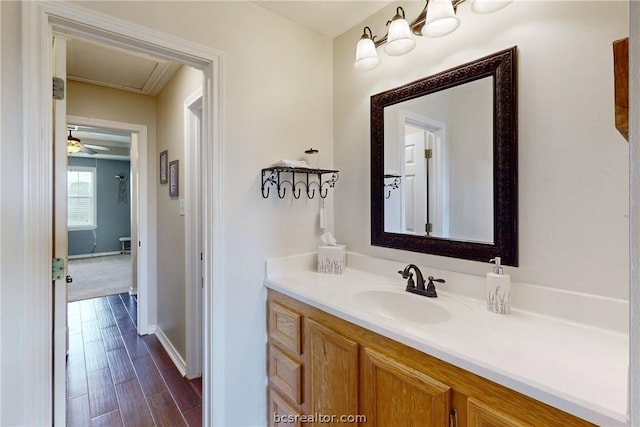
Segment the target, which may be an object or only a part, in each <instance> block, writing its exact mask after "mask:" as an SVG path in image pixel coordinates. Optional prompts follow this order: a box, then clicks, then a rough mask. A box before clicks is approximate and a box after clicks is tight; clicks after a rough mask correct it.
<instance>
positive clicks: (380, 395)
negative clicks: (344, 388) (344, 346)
mask: <svg viewBox="0 0 640 427" xmlns="http://www.w3.org/2000/svg"><path fill="white" fill-rule="evenodd" d="M360 395H361V397H362V398H361V402H362V408H361V409H362V413H363V415H365V416H366V417H367V424H366V425H367V426H372V427H373V426H378V427H387V426H403V427H411V426H414V427H447V426H448V425H449V413H450V411H451V388H450V387H449V386H447V385H446V384H443V383H441V382H440V381H437V380H435V379H433V378H431V377H430V376H428V375H426V374H423V373H422V372H419V371H416V370H415V369H413V368H410V367H408V366H406V365H404V364H402V363H399V362H397V361H396V360H394V359H392V358H390V357H388V356H385V355H383V354H380V353H378V352H376V351H374V350H371V349H369V348H365V349H364V351H363V354H362V378H361V381H360Z"/></svg>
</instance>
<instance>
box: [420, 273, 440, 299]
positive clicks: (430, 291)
mask: <svg viewBox="0 0 640 427" xmlns="http://www.w3.org/2000/svg"><path fill="white" fill-rule="evenodd" d="M427 280H428V281H429V283H427V289H426V293H425V295H426V296H428V297H429V298H436V297H437V296H438V293H437V292H436V285H434V284H433V282H438V283H445V281H444V279H435V278H434V277H433V276H429V277H427Z"/></svg>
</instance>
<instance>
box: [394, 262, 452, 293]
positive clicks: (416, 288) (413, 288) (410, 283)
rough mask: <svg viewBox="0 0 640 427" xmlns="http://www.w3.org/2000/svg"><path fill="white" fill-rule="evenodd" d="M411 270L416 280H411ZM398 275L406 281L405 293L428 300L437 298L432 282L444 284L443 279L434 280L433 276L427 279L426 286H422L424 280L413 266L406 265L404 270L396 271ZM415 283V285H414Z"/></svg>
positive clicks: (418, 270) (415, 266) (416, 267)
mask: <svg viewBox="0 0 640 427" xmlns="http://www.w3.org/2000/svg"><path fill="white" fill-rule="evenodd" d="M411 269H413V271H415V273H416V280H415V281H414V280H413V273H412V272H411ZM398 273H399V274H401V275H402V278H403V279H408V280H407V292H411V293H413V294H418V295H423V296H425V297H429V298H437V297H438V294H437V292H436V286H435V285H434V283H433V282H439V283H445V281H444V279H434V278H433V276H429V277H427V279H428V280H429V283H427V286H426V287H425V285H424V278H423V277H422V272H421V271H420V269H419V268H418V266H417V265H415V264H409V265H407V266H406V267H405V268H404V270H402V271H398ZM416 282H417V283H416Z"/></svg>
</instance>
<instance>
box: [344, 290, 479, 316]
mask: <svg viewBox="0 0 640 427" xmlns="http://www.w3.org/2000/svg"><path fill="white" fill-rule="evenodd" d="M353 299H354V301H356V302H357V303H358V305H359V306H361V307H362V309H363V310H366V311H369V312H373V313H376V314H378V315H380V316H382V317H386V318H388V319H392V320H402V321H409V322H415V323H440V322H444V321H446V320H449V319H451V318H452V317H453V316H454V315H455V316H459V315H464V314H466V313H469V312H470V310H471V309H470V308H469V307H468V306H466V305H465V304H463V303H461V302H459V301H456V300H455V299H453V298H449V297H446V296H442V295H440V296H438V298H427V297H425V296H422V295H415V294H411V293H409V292H402V291H395V290H394V291H391V290H367V291H360V292H356V293H355V294H353Z"/></svg>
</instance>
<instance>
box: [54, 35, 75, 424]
mask: <svg viewBox="0 0 640 427" xmlns="http://www.w3.org/2000/svg"><path fill="white" fill-rule="evenodd" d="M66 42H67V41H66V39H65V38H64V37H59V36H55V37H54V39H53V67H54V70H53V76H54V77H58V78H60V79H62V80H64V82H65V85H66V75H67V66H66V65H67V64H66V62H67V61H66V57H67V45H66ZM65 95H66V94H65ZM66 130H67V104H66V100H65V99H64V98H63V99H61V100H54V102H53V133H54V135H53V141H54V143H53V179H54V184H53V256H54V258H56V259H61V260H63V261H62V262H63V266H64V271H63V274H61V275H59V277H60V278H59V279H56V280H54V281H53V419H54V425H56V426H64V425H65V424H66V400H65V398H66V357H67V349H68V330H67V280H71V277H70V276H68V274H69V272H68V265H69V263H68V256H67V247H68V242H67V148H66V147H67V138H66Z"/></svg>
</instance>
